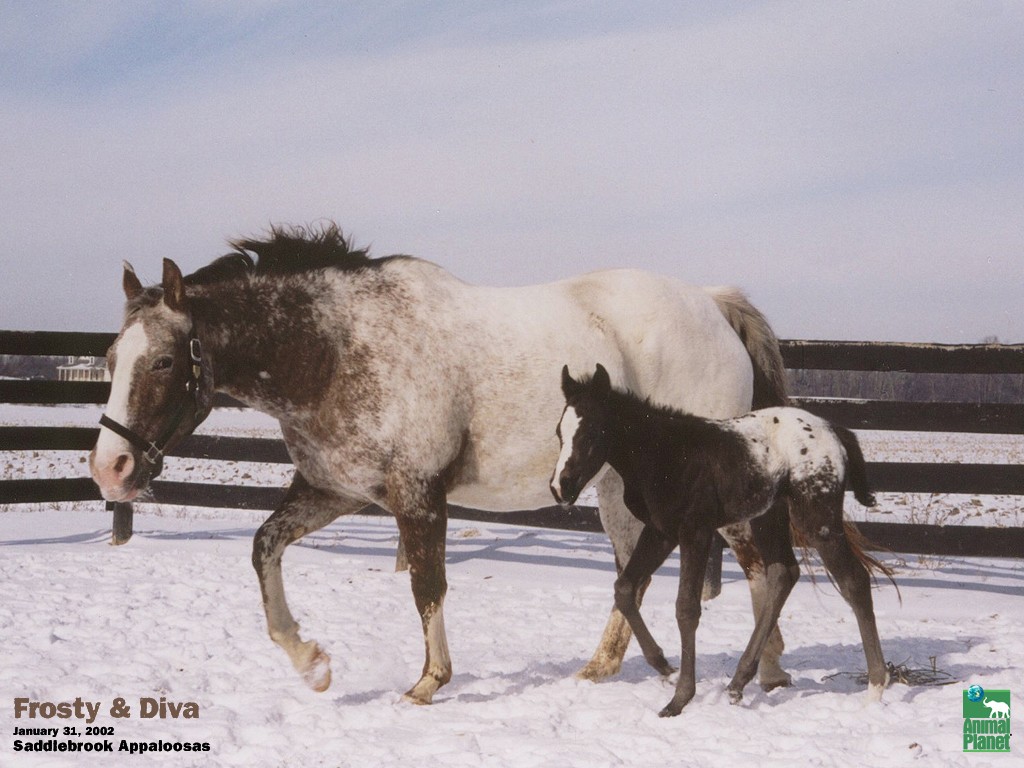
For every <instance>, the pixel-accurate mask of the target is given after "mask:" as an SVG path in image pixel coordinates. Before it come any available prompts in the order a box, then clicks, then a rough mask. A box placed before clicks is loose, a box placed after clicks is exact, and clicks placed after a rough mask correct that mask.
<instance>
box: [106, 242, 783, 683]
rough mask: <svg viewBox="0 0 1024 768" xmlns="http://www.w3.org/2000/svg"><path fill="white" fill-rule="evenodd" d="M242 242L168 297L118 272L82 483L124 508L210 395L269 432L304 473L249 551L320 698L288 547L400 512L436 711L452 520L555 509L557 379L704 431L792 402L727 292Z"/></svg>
mask: <svg viewBox="0 0 1024 768" xmlns="http://www.w3.org/2000/svg"><path fill="white" fill-rule="evenodd" d="M232 245H233V247H234V248H235V251H234V252H233V253H232V254H229V255H228V256H224V257H222V258H220V259H218V260H216V261H214V262H213V263H211V264H210V265H209V266H207V267H204V268H203V269H200V270H199V271H197V272H196V273H195V274H192V275H190V276H188V277H182V274H181V271H180V270H179V269H178V267H177V266H176V265H175V264H174V263H173V262H171V261H169V260H165V262H164V269H163V281H162V285H160V286H154V287H150V288H144V287H143V286H142V284H141V282H140V281H139V279H138V278H137V277H136V275H135V272H134V271H133V270H132V268H131V267H130V266H129V265H127V264H126V265H125V271H124V290H125V293H126V295H127V298H128V301H127V305H126V312H125V321H124V326H123V328H122V329H121V333H120V335H119V336H118V338H117V340H116V342H115V343H114V345H113V346H112V347H111V349H110V352H109V355H108V357H109V365H110V369H111V372H112V377H113V380H112V384H111V394H110V401H109V403H108V404H107V411H106V415H105V416H104V418H103V420H102V425H103V426H102V428H101V430H100V436H99V439H98V441H97V444H96V447H95V449H94V451H93V453H92V455H91V457H90V466H91V469H92V475H93V478H94V479H95V480H96V483H97V484H98V485H99V487H100V489H101V491H102V494H103V496H104V498H106V499H109V500H121V501H130V500H132V499H134V498H136V497H137V496H138V495H139V493H140V492H142V491H143V490H144V489H146V487H147V486H148V484H149V481H150V480H151V479H152V477H153V476H154V475H155V474H156V473H157V472H158V471H159V469H160V467H161V462H162V457H163V454H164V453H165V452H166V451H168V450H171V449H173V447H174V445H175V444H176V443H177V442H178V441H180V440H181V439H182V438H183V437H185V436H186V435H188V434H189V433H191V431H192V430H194V429H195V427H196V426H197V425H198V424H199V423H200V422H201V421H202V420H203V419H204V418H205V417H206V415H207V414H208V413H209V411H210V408H211V404H212V401H213V394H214V392H215V391H218V392H226V393H228V394H230V395H231V396H233V397H235V398H237V399H239V400H241V401H243V402H245V403H247V404H249V405H250V406H252V407H253V408H256V409H259V410H261V411H264V412H266V413H268V414H270V415H272V416H274V417H275V418H277V419H278V420H279V421H280V423H281V430H282V433H283V436H284V440H285V443H286V444H287V446H288V450H289V452H290V454H291V457H292V460H293V462H294V463H295V468H296V473H295V479H294V482H293V483H292V486H291V488H290V489H289V491H288V494H287V495H286V498H285V500H284V501H283V502H282V504H281V506H280V508H279V509H277V511H275V512H274V513H273V514H272V515H271V516H270V517H269V518H268V519H267V521H266V522H265V523H264V524H263V525H262V526H261V527H260V529H259V530H258V531H257V533H256V537H255V540H254V542H253V565H254V567H255V569H256V573H257V575H258V577H259V581H260V587H261V589H262V592H263V602H264V608H265V610H266V615H267V623H268V629H269V632H270V636H271V638H273V640H274V642H276V643H277V644H279V645H280V646H281V647H282V648H284V650H285V651H286V652H287V654H288V656H289V658H290V659H291V662H292V664H293V665H294V666H295V668H296V669H297V670H298V671H299V672H300V673H301V674H302V676H303V677H304V679H305V681H306V682H307V684H309V685H310V686H311V687H312V688H314V689H316V690H324V689H326V688H327V686H328V685H329V684H330V661H329V657H328V655H327V653H326V652H325V651H323V650H322V649H321V647H320V646H319V645H318V644H317V643H316V642H314V641H312V640H307V641H303V640H302V639H301V638H300V636H299V627H298V624H297V623H296V622H295V620H294V618H293V617H292V614H291V612H290V611H289V609H288V605H287V604H286V602H285V595H284V586H283V582H282V578H281V555H282V553H283V552H284V549H285V547H287V546H288V545H289V544H291V543H292V542H294V541H295V540H297V539H298V538H300V537H301V536H304V535H305V534H307V533H310V532H311V531H315V530H317V529H319V528H321V527H323V526H325V525H327V524H328V523H330V522H331V521H332V520H334V519H336V518H338V517H339V516H341V515H346V514H351V513H354V512H358V511H359V510H360V509H362V508H363V507H365V506H366V505H368V504H370V503H376V504H378V505H380V506H381V507H383V508H385V509H387V510H388V511H390V512H391V513H392V514H393V515H394V516H395V519H396V520H397V522H398V527H399V531H400V534H401V537H402V540H403V542H404V544H405V548H406V554H407V557H408V560H409V564H410V576H411V580H412V591H413V596H414V598H415V602H416V607H417V608H418V610H419V613H420V616H421V618H422V623H423V635H424V639H425V643H426V662H425V664H424V666H423V673H422V675H421V677H420V679H419V680H418V681H417V682H416V683H415V684H414V685H413V686H412V688H411V689H410V690H409V691H408V693H407V697H408V698H409V699H411V700H412V701H414V702H418V703H429V702H430V701H431V698H432V697H433V695H434V693H435V691H437V689H438V688H439V687H440V686H441V685H443V684H444V683H446V682H448V680H449V679H450V678H451V674H452V668H451V660H450V658H449V654H448V646H447V640H446V637H445V630H444V618H443V605H444V597H445V592H446V589H447V584H446V581H445V561H444V551H445V529H446V522H447V515H446V503H447V502H448V501H451V502H453V503H457V504H461V505H466V506H470V507H476V508H480V509H488V510H498V511H500V510H515V509H529V508H539V507H543V506H546V505H547V504H549V503H550V495H549V493H550V492H549V490H548V479H549V477H550V472H551V466H552V464H553V463H554V461H555V458H556V457H557V456H558V440H557V439H556V438H555V435H554V434H553V433H552V430H551V425H552V424H553V423H555V421H556V419H557V418H558V414H559V413H561V412H562V407H563V405H564V402H563V400H562V393H561V392H560V390H559V371H560V370H561V368H562V365H563V363H566V362H568V363H569V365H570V368H571V369H572V370H574V371H577V372H579V373H583V372H586V371H592V370H593V368H594V364H595V363H596V362H597V361H599V360H600V361H602V362H604V363H605V365H607V366H608V367H609V370H611V372H612V374H613V375H614V376H615V378H616V380H617V381H620V382H622V383H623V384H624V385H625V386H628V387H630V388H631V389H632V390H634V391H636V392H638V393H641V394H643V395H644V396H649V397H652V398H653V399H655V400H656V401H658V402H661V403H667V404H671V405H674V406H678V407H680V408H686V409H688V410H690V411H692V412H694V413H698V414H702V415H705V416H712V417H726V416H733V415H736V414H739V413H743V412H745V411H747V410H748V409H749V408H750V407H751V405H752V404H753V405H754V406H755V407H759V406H767V405H777V404H781V403H782V402H784V401H785V392H784V384H783V381H784V371H783V369H782V360H781V356H780V354H779V348H778V342H777V340H776V338H775V336H774V334H773V333H772V332H771V329H770V328H769V327H768V325H767V323H766V322H765V320H764V318H763V317H762V316H761V315H760V314H759V313H758V312H757V310H755V309H754V308H753V307H752V306H751V305H750V304H749V303H748V302H747V301H746V299H745V298H744V297H743V296H742V295H741V294H740V293H739V292H737V291H735V290H731V289H705V288H694V287H690V286H687V285H684V284H682V283H679V282H677V281H675V280H671V279H667V278H664V277H656V276H653V275H649V274H645V273H643V272H636V271H625V270H620V271H612V272H600V273H595V274H590V275H584V276H582V277H576V278H573V279H570V280H564V281H562V282H558V283H553V284H550V285H540V286H533V287H526V288H484V287H477V286H472V285H467V284H466V283H463V282H461V281H459V280H458V279H456V278H454V277H452V276H451V275H450V274H449V273H448V272H446V271H445V270H443V269H441V268H440V267H438V266H436V265H434V264H431V263H429V262H426V261H422V260H419V259H415V258H410V257H405V256H398V257H388V258H381V259H371V258H370V257H369V256H368V255H367V253H366V252H365V251H359V250H353V249H351V248H350V247H349V244H348V243H347V242H346V240H345V238H344V237H343V236H342V235H341V233H340V232H339V231H338V229H337V227H335V226H333V225H331V226H328V227H325V228H323V229H322V230H320V231H309V230H305V229H274V230H272V232H271V235H270V237H268V238H267V239H265V240H241V241H237V242H234V243H232ZM253 255H255V256H256V259H254V258H253ZM598 496H599V502H600V508H601V510H600V511H601V520H602V523H603V524H604V527H605V530H606V531H607V532H608V534H609V535H610V537H611V539H612V543H613V546H614V549H615V554H616V560H617V562H618V564H619V565H620V566H622V565H624V564H625V563H626V562H627V561H628V560H629V557H630V554H631V553H632V550H633V546H634V544H635V542H636V540H637V537H638V536H639V532H640V526H639V524H638V523H637V522H636V521H635V520H634V519H633V517H632V515H630V514H629V511H628V510H627V509H626V508H625V507H624V506H623V504H622V484H621V482H620V480H619V479H618V477H617V476H615V474H614V473H612V472H609V473H607V474H606V475H605V476H604V478H603V479H602V480H601V481H600V483H599V486H598ZM724 533H725V535H726V538H727V539H728V540H729V541H730V543H731V544H732V546H733V548H734V549H735V550H736V554H737V557H738V559H739V561H740V563H741V564H742V565H743V568H744V572H745V573H746V574H747V578H748V579H749V580H750V587H751V594H752V598H753V602H754V605H755V607H757V606H758V605H760V603H761V602H763V600H764V578H763V567H762V564H761V561H760V558H759V556H758V554H757V551H756V549H755V548H754V547H753V546H752V544H751V538H750V531H749V527H747V526H745V525H740V526H733V527H730V528H728V529H727V530H725V531H724ZM629 637H630V633H629V628H628V626H627V625H626V623H625V621H624V620H623V618H622V616H621V614H620V613H618V612H617V611H614V610H613V614H612V616H611V618H610V619H609V623H608V626H607V627H606V630H605V634H604V637H603V638H602V641H601V645H600V646H599V648H598V649H597V651H596V652H595V654H594V657H593V659H592V660H591V661H590V663H589V664H587V666H586V667H585V668H584V670H583V671H582V672H581V674H582V675H583V676H585V677H588V678H591V679H600V678H602V677H605V676H607V675H610V674H613V673H615V672H616V671H617V670H618V669H619V666H620V664H621V661H622V656H623V654H624V652H625V649H626V645H627V644H628V642H629ZM781 650H782V640H781V637H780V636H779V634H778V630H777V629H776V630H775V631H774V632H773V637H772V642H769V644H768V646H767V649H766V651H765V653H764V654H763V656H762V658H761V660H760V676H761V683H762V685H764V686H766V687H773V686H775V685H784V684H785V683H786V682H787V681H788V676H787V675H786V674H785V673H784V672H783V671H782V669H781V668H780V667H779V665H778V657H779V654H780V653H781Z"/></svg>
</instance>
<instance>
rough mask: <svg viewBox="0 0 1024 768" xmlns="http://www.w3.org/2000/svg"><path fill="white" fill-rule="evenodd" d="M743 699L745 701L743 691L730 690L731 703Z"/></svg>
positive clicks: (736, 702) (737, 702)
mask: <svg viewBox="0 0 1024 768" xmlns="http://www.w3.org/2000/svg"><path fill="white" fill-rule="evenodd" d="M741 701H743V691H732V690H730V691H729V703H730V704H739V703H740V702H741Z"/></svg>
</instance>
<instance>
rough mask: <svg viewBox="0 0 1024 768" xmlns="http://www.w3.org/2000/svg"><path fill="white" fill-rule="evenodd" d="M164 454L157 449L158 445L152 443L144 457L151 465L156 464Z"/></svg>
mask: <svg viewBox="0 0 1024 768" xmlns="http://www.w3.org/2000/svg"><path fill="white" fill-rule="evenodd" d="M163 454H164V452H163V451H162V450H161V449H160V448H158V447H157V445H156V443H150V444H149V448H147V449H146V452H145V453H144V454H142V455H143V457H144V458H145V459H146V461H148V462H149V463H150V464H156V463H157V462H158V461H159V460H160V457H161V456H163Z"/></svg>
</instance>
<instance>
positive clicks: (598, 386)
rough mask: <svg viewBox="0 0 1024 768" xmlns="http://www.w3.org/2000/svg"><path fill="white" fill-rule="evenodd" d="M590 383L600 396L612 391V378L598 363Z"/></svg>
mask: <svg viewBox="0 0 1024 768" xmlns="http://www.w3.org/2000/svg"><path fill="white" fill-rule="evenodd" d="M591 384H592V386H593V387H594V389H595V390H597V393H598V394H599V395H601V396H602V397H604V396H605V395H607V394H608V393H610V392H611V391H612V379H611V377H610V376H609V375H608V371H607V370H605V367H604V366H603V365H601V364H600V363H598V364H597V370H595V371H594V378H593V380H592V381H591Z"/></svg>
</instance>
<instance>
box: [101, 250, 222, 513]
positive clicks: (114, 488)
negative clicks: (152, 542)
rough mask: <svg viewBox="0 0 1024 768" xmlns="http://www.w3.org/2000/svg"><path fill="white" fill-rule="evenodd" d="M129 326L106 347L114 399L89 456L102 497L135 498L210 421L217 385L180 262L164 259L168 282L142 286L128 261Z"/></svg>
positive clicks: (126, 278)
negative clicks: (207, 371) (169, 454)
mask: <svg viewBox="0 0 1024 768" xmlns="http://www.w3.org/2000/svg"><path fill="white" fill-rule="evenodd" d="M123 286H124V292H125V296H126V297H127V299H128V303H127V305H126V311H125V321H124V326H123V327H122V328H121V333H120V334H119V335H118V337H117V339H116V340H115V341H114V344H113V346H111V347H110V349H109V350H108V352H107V366H108V368H109V369H110V374H111V385H110V399H109V401H108V402H107V409H106V413H105V415H104V417H103V419H102V420H101V422H100V423H101V424H102V425H103V426H102V428H101V429H100V435H99V439H98V440H97V442H96V447H95V448H93V450H92V452H91V453H90V454H89V468H90V470H91V472H92V477H93V480H95V481H96V484H97V485H98V486H99V487H100V492H101V493H102V494H103V498H105V499H107V500H110V501H131V500H132V499H134V498H135V497H137V496H138V495H139V493H141V492H142V491H144V490H145V489H146V488H147V486H148V485H149V481H150V480H151V479H152V478H153V477H155V476H156V475H157V474H159V472H160V469H161V467H162V462H163V455H164V452H165V451H166V450H169V449H170V448H172V447H173V446H174V445H175V444H176V443H178V442H179V441H180V440H181V439H182V438H184V437H186V436H187V435H189V434H190V433H191V432H192V431H193V430H194V429H195V428H196V427H197V426H198V425H199V423H200V422H201V421H202V420H203V419H204V418H206V415H207V414H208V413H209V411H210V405H211V402H212V394H213V393H212V382H211V381H210V380H209V379H210V376H209V375H205V376H204V374H203V370H204V362H203V360H202V355H201V350H200V348H199V341H198V339H197V338H196V336H195V331H194V328H193V325H192V317H191V315H190V313H189V311H188V306H187V304H186V299H185V283H184V279H183V278H182V275H181V271H180V270H179V269H178V267H177V265H176V264H174V262H172V261H170V260H169V259H166V260H164V274H163V284H162V285H161V286H160V287H153V288H148V289H147V288H143V287H142V283H141V282H139V278H138V277H137V276H136V275H135V271H134V270H133V269H132V267H131V265H129V264H127V263H125V268H124V279H123Z"/></svg>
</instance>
